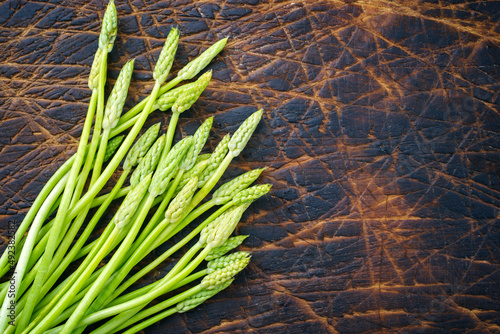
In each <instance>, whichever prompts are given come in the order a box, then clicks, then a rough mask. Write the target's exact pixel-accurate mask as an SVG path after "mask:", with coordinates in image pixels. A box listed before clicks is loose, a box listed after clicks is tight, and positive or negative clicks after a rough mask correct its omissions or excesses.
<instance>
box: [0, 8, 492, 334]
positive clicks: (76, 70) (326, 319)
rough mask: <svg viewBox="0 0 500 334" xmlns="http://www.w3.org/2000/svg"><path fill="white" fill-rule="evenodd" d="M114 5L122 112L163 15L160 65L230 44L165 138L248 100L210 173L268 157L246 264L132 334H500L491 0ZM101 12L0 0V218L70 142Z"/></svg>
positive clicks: (229, 120)
mask: <svg viewBox="0 0 500 334" xmlns="http://www.w3.org/2000/svg"><path fill="white" fill-rule="evenodd" d="M116 4H117V9H118V14H119V19H120V23H119V35H118V38H117V42H116V44H115V47H114V49H113V51H112V53H111V55H110V59H109V68H110V71H109V77H110V78H111V80H110V82H113V81H114V78H116V76H117V74H118V71H119V68H120V67H121V66H122V65H123V64H124V63H125V61H126V60H128V59H130V58H136V66H135V68H136V70H135V74H134V78H133V81H134V83H133V84H132V85H131V89H130V99H129V102H128V107H130V106H132V105H133V104H134V102H137V101H139V100H140V99H141V98H143V97H144V96H145V95H146V94H147V93H148V92H149V91H150V89H151V88H152V84H151V82H152V80H151V68H152V66H153V64H154V60H155V59H156V57H157V56H158V54H159V51H160V48H161V45H162V42H163V40H164V38H165V37H166V35H167V34H168V31H169V30H170V28H171V27H172V26H178V27H179V29H180V32H181V34H182V35H181V39H180V46H179V51H178V56H177V61H176V64H175V65H174V68H173V71H174V73H175V71H176V70H178V69H179V68H181V66H182V65H184V64H186V63H187V62H188V61H189V60H191V59H193V58H194V57H195V56H196V55H198V54H199V53H200V52H201V51H203V50H204V49H205V48H206V47H208V46H209V45H211V44H212V43H213V42H215V41H216V40H218V39H220V38H223V37H226V36H227V37H230V40H229V42H228V44H227V47H226V49H225V51H224V52H223V53H222V54H221V55H220V56H218V57H217V58H216V59H215V60H214V61H213V62H212V64H211V65H210V66H209V68H210V69H212V70H213V76H214V79H213V81H212V82H211V84H210V86H209V87H208V89H207V91H206V92H205V93H204V94H203V95H202V97H201V98H200V100H199V102H197V103H196V104H195V105H194V106H193V108H192V109H191V110H190V111H188V112H186V113H184V114H183V115H182V117H181V119H180V122H179V130H178V131H177V134H176V140H178V139H179V138H180V137H181V134H182V135H186V134H191V133H193V131H194V129H195V128H196V126H197V125H199V124H200V123H201V122H202V121H203V120H204V119H205V118H206V117H208V116H210V115H213V114H215V122H214V130H213V132H212V135H211V137H210V139H209V140H210V143H211V144H210V148H213V147H214V146H215V144H216V143H217V141H218V140H219V139H220V138H221V137H222V136H223V135H224V134H225V133H227V132H228V131H229V132H232V131H234V130H235V129H236V127H237V126H238V125H239V124H240V123H241V121H243V119H245V117H246V116H248V115H249V114H250V113H251V112H252V111H254V110H256V108H264V109H265V114H264V120H263V121H262V122H261V125H260V126H259V127H258V129H257V131H256V134H255V136H254V137H253V139H252V140H251V141H250V142H249V145H248V148H247V149H246V150H245V151H244V152H243V154H242V155H241V156H240V157H239V158H238V159H236V160H235V161H234V162H233V164H232V167H231V168H230V170H229V172H228V174H227V176H226V177H225V178H226V179H228V178H229V177H231V176H234V175H236V174H237V173H240V172H242V171H244V170H249V169H250V168H258V167H263V166H268V167H270V168H269V169H268V170H267V171H266V172H265V173H264V174H263V176H262V177H261V179H260V180H259V181H258V182H259V183H264V182H269V183H272V184H273V189H272V192H271V194H270V195H268V196H267V197H266V198H265V199H261V200H259V201H258V202H257V203H255V204H254V205H253V206H252V207H251V208H250V209H249V211H250V212H249V214H247V215H246V216H245V217H244V219H243V221H242V223H241V225H240V226H239V228H238V231H237V232H238V233H239V234H250V237H249V238H248V239H247V240H246V241H245V243H244V244H243V246H242V247H241V249H244V250H249V251H252V252H253V258H252V262H251V264H250V266H249V267H248V268H247V269H246V270H245V271H244V273H243V274H240V275H239V276H238V277H237V279H236V281H235V282H234V284H233V285H232V286H231V287H230V288H229V289H228V290H226V291H224V292H222V293H221V294H220V295H218V296H216V297H215V298H214V299H213V300H210V301H208V302H207V303H206V304H204V305H203V306H201V307H199V308H197V309H196V310H193V311H190V312H188V313H186V314H182V315H174V316H172V317H170V318H168V319H166V320H164V321H162V322H160V323H158V324H156V325H155V326H152V327H150V328H149V329H147V330H145V333H165V332H169V333H334V332H340V333H363V332H372V333H393V332H407V333H420V332H422V333H451V332H464V333H500V283H499V282H500V231H499V229H500V220H499V209H500V175H499V164H500V134H499V130H500V114H499V113H500V108H499V106H500V97H499V91H500V23H499V20H500V3H499V2H498V1H461V0H439V1H438V0H429V1H416V0H400V1H384V0H374V1H369V0H365V1H324V2H320V1H293V2H289V1H264V0H226V1H214V0H209V1H187V0H185V1H184V0H178V1H156V0H148V1H146V0H126V1H125V0H116ZM104 8H105V4H103V1H101V0H94V1H90V2H88V1H83V0H77V1H73V0H71V1H70V0H66V1H64V0H50V1H16V0H13V1H4V2H2V3H0V120H1V123H0V218H1V221H2V226H3V227H4V228H5V227H6V226H7V225H8V224H9V222H17V223H18V222H20V221H21V220H22V218H23V216H24V214H25V213H26V212H27V209H28V208H29V206H30V204H31V203H32V202H33V201H34V199H35V197H36V195H37V193H38V191H39V190H40V189H41V187H42V186H43V184H44V183H45V182H46V181H47V180H48V178H49V177H50V176H51V175H52V173H53V172H54V171H55V170H56V169H57V167H58V166H59V165H60V164H61V163H62V162H63V161H65V159H67V158H68V157H69V156H70V155H71V154H72V152H74V151H75V149H76V145H77V142H78V139H79V136H80V132H81V128H82V125H83V121H84V116H85V112H86V107H87V104H88V102H89V96H90V92H89V90H88V88H87V84H86V83H87V75H88V73H89V69H90V65H91V62H92V58H93V54H94V52H95V49H96V47H97V39H98V33H99V30H100V20H101V18H102V13H103V10H104ZM108 89H109V88H108ZM168 118H169V114H168V113H155V114H153V115H151V117H150V119H149V120H148V123H147V124H153V123H154V122H156V121H158V120H161V121H162V122H163V128H164V129H165V128H166V122H167V121H168ZM3 238H4V239H3V242H5V240H6V238H5V234H4V237H3ZM168 265H169V264H166V266H168ZM160 275H161V270H160V271H159V272H158V273H155V275H154V276H152V277H150V278H148V280H153V279H155V278H157V277H159V276H160Z"/></svg>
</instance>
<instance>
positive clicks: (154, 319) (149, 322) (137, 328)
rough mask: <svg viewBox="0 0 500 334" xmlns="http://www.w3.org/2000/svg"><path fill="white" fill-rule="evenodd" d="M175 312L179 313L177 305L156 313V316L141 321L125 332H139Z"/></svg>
mask: <svg viewBox="0 0 500 334" xmlns="http://www.w3.org/2000/svg"><path fill="white" fill-rule="evenodd" d="M174 313H177V308H176V307H172V308H170V309H168V310H166V311H164V312H162V313H160V314H157V315H155V316H154V317H151V318H149V319H148V320H145V321H143V322H141V323H140V324H138V325H135V326H134V327H132V328H130V329H129V330H127V331H125V332H124V333H123V334H134V333H139V332H140V331H141V330H142V329H144V328H146V327H149V326H151V325H153V324H155V323H157V322H158V321H160V320H162V319H165V318H167V317H169V316H171V315H172V314H174Z"/></svg>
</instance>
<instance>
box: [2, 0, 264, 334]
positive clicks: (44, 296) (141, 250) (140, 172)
mask: <svg viewBox="0 0 500 334" xmlns="http://www.w3.org/2000/svg"><path fill="white" fill-rule="evenodd" d="M117 26H118V25H117V13H116V8H115V6H114V4H113V0H111V1H110V3H109V4H108V8H107V10H106V12H105V14H104V17H103V24H102V30H101V34H100V36H99V48H98V50H97V52H96V55H95V57H94V61H93V64H92V68H91V71H90V77H89V88H90V89H91V90H92V95H91V99H90V103H89V108H88V112H87V118H86V121H85V124H84V127H83V130H82V136H81V139H80V143H79V145H78V149H77V152H76V153H75V155H74V156H73V157H71V158H70V159H69V160H68V161H67V162H66V163H64V164H63V165H62V166H61V167H60V168H59V170H58V171H57V172H56V173H55V174H54V175H53V176H52V178H51V179H50V180H49V181H48V182H47V184H46V185H45V186H44V188H43V189H42V191H41V192H40V194H39V196H38V197H37V199H36V200H35V202H34V203H33V206H32V207H31V209H30V210H29V212H28V214H27V215H26V217H25V219H24V220H23V222H22V224H21V226H20V227H19V229H18V231H17V232H16V234H15V237H14V238H13V241H12V242H11V244H12V245H13V247H15V248H16V250H17V254H16V256H15V258H14V259H12V258H10V259H9V258H8V254H6V253H4V254H3V255H2V257H1V259H0V274H1V275H6V274H7V273H8V272H9V269H10V266H11V264H12V262H13V261H14V262H15V263H16V266H15V268H14V270H13V271H12V272H13V275H12V277H9V279H10V281H8V282H6V283H4V284H2V285H1V286H0V287H1V290H0V294H1V297H2V298H3V304H2V308H1V310H0V330H1V331H2V332H4V333H16V334H17V333H47V332H48V333H74V332H75V333H81V332H83V331H84V330H85V328H86V327H87V326H88V325H90V324H93V323H95V322H98V321H102V320H104V319H108V320H107V321H106V322H104V323H103V324H102V325H101V326H100V327H99V328H97V329H96V330H95V331H94V332H93V333H114V332H116V331H119V330H123V329H125V328H127V327H130V326H133V327H131V328H129V329H128V330H127V333H133V332H135V331H137V330H139V329H142V328H144V327H146V326H148V325H150V324H152V323H154V322H155V321H158V320H159V319H162V318H164V317H167V316H168V315H171V314H173V313H176V312H186V311H187V310H189V309H192V308H194V307H196V306H197V305H199V304H200V303H202V302H203V301H205V300H206V299H208V298H210V297H212V296H213V295H215V294H216V293H218V292H219V291H222V290H223V289H225V288H227V287H228V286H229V285H230V284H231V282H232V281H233V277H234V276H235V275H236V274H237V273H238V272H239V271H241V270H242V269H243V268H245V267H246V266H247V264H248V262H249V260H250V254H249V253H246V252H236V253H233V254H230V255H226V256H224V255H225V254H226V253H227V252H229V251H230V250H232V249H234V248H235V247H237V246H238V245H239V244H241V243H242V242H243V240H244V239H245V238H246V236H236V237H230V235H231V234H232V232H233V231H234V230H235V228H236V225H237V224H238V222H239V220H240V219H241V217H242V215H243V212H244V211H245V210H246V209H247V208H248V206H249V205H250V204H251V203H252V202H253V201H255V200H256V199H258V198H259V197H261V196H263V195H265V194H266V193H267V192H268V191H269V189H270V185H258V186H253V187H250V185H251V184H252V183H253V182H254V181H255V180H256V179H257V178H258V177H259V175H260V174H261V173H262V172H263V170H264V169H256V170H253V171H249V172H247V173H245V174H242V175H240V176H238V177H236V178H235V179H233V180H231V181H229V182H227V183H225V184H223V185H222V186H220V187H219V188H218V189H217V190H216V191H215V192H213V194H212V197H211V199H209V200H207V201H205V202H204V203H203V204H200V203H201V202H202V201H203V199H204V198H206V197H207V196H209V194H210V192H211V191H212V190H213V188H214V187H215V186H216V184H217V182H218V181H219V180H220V179H221V177H222V175H223V173H224V171H225V170H226V169H227V167H228V166H229V164H230V163H231V161H232V159H233V158H234V157H236V156H238V155H239V154H240V152H241V151H242V150H243V148H244V147H245V145H246V144H247V142H248V141H249V140H250V137H251V136H252V133H253V132H254V131H255V128H256V127H257V125H258V123H259V121H260V119H261V117H262V113H263V111H262V110H258V111H256V112H255V113H253V114H252V115H251V116H250V117H249V118H248V119H247V120H245V121H244V122H243V124H242V125H241V126H240V127H239V129H238V130H237V131H236V132H235V133H234V134H233V135H232V136H230V135H229V134H228V135H226V136H225V137H224V138H223V139H222V140H221V141H220V142H219V144H218V145H217V147H216V148H215V150H214V152H212V153H211V154H201V152H202V150H203V147H204V146H205V143H206V141H207V139H208V137H209V132H210V129H211V126H212V123H213V118H212V117H209V118H207V120H206V121H205V122H204V123H203V124H202V125H201V126H200V127H199V129H198V130H197V131H196V132H195V133H194V134H192V135H191V136H187V137H185V138H184V139H182V140H180V141H179V142H177V143H175V145H173V144H174V143H173V138H174V132H175V127H176V125H177V122H178V119H179V116H180V114H181V113H182V112H184V111H185V110H187V109H189V108H190V107H191V106H192V105H193V104H194V103H195V102H196V100H197V99H198V98H199V97H200V95H201V94H202V92H203V91H204V89H205V88H206V87H207V86H208V84H209V82H210V79H211V75H212V73H211V71H208V72H205V73H204V74H202V75H201V76H200V77H199V78H198V79H197V80H196V81H194V82H192V83H187V84H184V85H182V86H179V87H176V86H177V85H178V84H179V83H180V82H181V81H183V80H189V79H193V78H194V77H195V76H196V75H198V74H199V73H200V72H201V71H202V70H203V68H205V67H206V66H207V65H208V64H209V63H210V61H211V60H212V59H213V58H214V57H215V56H216V55H217V54H218V53H219V52H220V51H221V50H222V49H223V47H224V45H225V44H226V41H227V39H222V40H220V41H219V42H217V43H215V44H214V45H213V46H211V47H210V48H208V49H207V50H205V51H204V52H203V53H202V54H201V55H200V56H199V57H198V58H196V59H194V60H193V61H191V62H190V63H188V64H187V65H186V66H185V67H184V68H182V69H181V70H180V71H179V72H178V73H177V76H176V77H175V78H174V79H172V80H171V81H169V82H167V83H166V84H164V82H165V80H166V78H167V76H168V74H169V71H170V69H171V67H172V63H173V61H174V57H175V53H176V50H177V45H178V41H179V31H178V30H177V29H176V28H172V29H171V31H170V33H169V35H168V37H167V39H166V42H165V45H164V47H163V49H162V51H161V53H160V56H159V59H158V61H157V63H156V65H155V68H154V72H153V79H154V87H153V89H152V91H151V93H150V95H149V96H148V97H147V98H146V99H144V100H143V101H142V102H141V103H139V104H137V105H136V106H135V107H134V108H132V109H130V110H129V111H128V112H127V113H125V114H123V115H122V110H123V107H124V104H125V100H126V97H127V91H128V88H129V85H130V81H131V77H132V72H133V68H134V60H131V61H129V62H127V63H126V64H125V65H124V67H123V68H122V70H121V72H120V74H119V76H118V79H117V80H116V83H115V86H114V87H113V90H112V91H111V94H110V95H109V96H108V98H107V101H106V102H105V96H104V85H105V82H106V70H107V55H108V53H109V52H110V51H111V50H112V48H113V43H114V40H115V38H116V35H117ZM174 87H176V88H174ZM157 109H159V110H162V111H165V110H168V109H171V110H172V116H171V118H170V123H169V126H168V130H167V133H166V134H163V135H160V134H159V132H160V124H159V123H158V124H155V125H153V126H152V127H150V128H149V129H148V130H146V131H145V132H144V134H143V135H142V136H141V137H140V138H139V139H138V140H136V138H137V136H138V134H139V132H140V131H141V128H142V126H143V125H144V123H145V122H146V119H147V117H148V115H149V114H150V113H151V112H152V111H154V110H157ZM92 125H93V126H92ZM129 128H131V129H130V131H129V132H128V134H127V135H126V136H119V134H120V133H122V132H123V131H125V130H127V129H129ZM91 132H92V136H90V133H91ZM134 142H135V144H134ZM172 145H173V146H172ZM127 152H128V153H127ZM124 158H125V161H124V163H123V169H122V172H121V175H120V177H119V178H118V181H117V182H116V183H115V185H114V187H113V189H112V190H111V191H110V192H109V193H108V194H105V195H101V196H98V194H99V193H100V192H101V190H102V189H103V187H104V186H105V185H106V183H107V182H108V181H109V179H110V178H111V176H112V175H113V173H115V171H116V170H117V168H118V167H119V165H120V162H121V161H122V160H123V159H124ZM129 176H130V186H125V184H126V182H127V179H128V178H129ZM121 197H125V198H124V199H123V201H122V202H121V204H120V206H119V208H118V210H117V211H116V212H115V214H114V215H113V218H112V219H111V221H109V223H108V224H107V226H106V227H105V228H104V230H103V231H102V232H101V233H100V236H99V238H98V239H97V240H94V241H92V242H89V237H90V235H91V234H92V233H93V232H95V228H96V226H97V223H98V222H100V221H101V220H102V219H101V218H102V216H103V215H104V213H105V212H106V211H107V210H108V208H109V206H110V204H111V202H113V201H115V200H118V199H119V198H121ZM214 206H219V208H218V209H217V210H216V211H215V212H213V213H212V214H211V215H210V216H209V217H208V218H206V219H205V220H204V221H202V222H201V223H200V224H199V225H198V226H197V227H195V228H194V229H193V230H192V231H191V232H190V233H189V234H188V235H187V236H186V237H184V238H183V239H182V240H180V241H178V242H177V243H176V244H175V245H173V246H172V247H170V248H169V249H167V250H166V251H164V252H163V254H161V255H160V256H158V257H157V258H156V259H154V261H152V262H150V263H147V264H143V265H142V269H141V270H140V271H138V272H137V273H135V274H134V275H133V276H131V277H130V276H129V274H130V272H131V270H132V269H133V268H134V267H135V266H136V265H137V264H139V263H140V262H141V261H143V259H144V258H145V257H146V256H147V255H148V254H150V253H151V252H152V251H154V250H155V249H157V248H158V247H159V246H160V245H162V244H164V243H165V242H166V241H168V240H169V239H171V238H172V237H174V236H175V235H176V234H177V233H178V232H179V231H181V230H182V229H184V228H185V227H186V226H187V225H188V224H190V223H191V222H193V221H194V220H196V219H197V218H198V217H199V216H200V215H202V214H203V213H205V212H207V211H208V210H211V209H212V208H213V207H214ZM93 207H96V208H97V210H96V211H95V212H93V213H92V214H90V212H91V211H90V209H91V208H93ZM52 213H55V216H54V219H52V220H47V218H48V217H49V216H50V215H51V214H52ZM148 217H151V218H148ZM84 222H87V224H86V225H84ZM28 229H29V230H28ZM26 232H27V233H26ZM193 238H198V242H197V243H195V244H194V246H192V247H191V248H190V249H189V250H188V251H187V252H186V253H185V254H184V255H183V256H182V257H181V258H180V260H178V262H177V263H176V264H175V266H174V267H173V268H172V269H171V270H170V271H169V272H168V273H167V274H166V275H165V276H164V277H163V278H161V279H160V280H158V281H156V282H154V283H151V284H149V285H146V286H144V287H142V288H140V289H136V290H133V291H132V292H128V293H125V290H127V289H128V288H129V287H130V286H132V285H133V284H134V283H135V282H136V281H137V280H138V279H140V278H141V277H143V276H144V275H146V274H147V273H148V272H150V271H151V270H153V269H154V268H156V267H157V266H159V265H160V264H161V263H162V262H163V261H165V260H167V259H168V258H169V257H170V256H171V255H172V254H174V253H175V252H177V251H178V250H180V249H181V248H182V247H183V246H185V245H186V244H187V243H188V242H189V241H191V240H192V239H193ZM110 254H112V255H111V256H110V257H109V259H108V260H106V263H105V264H104V265H102V266H100V267H99V265H100V264H101V263H102V261H103V260H104V259H105V258H106V257H108V256H109V255H110ZM82 258H83V259H82ZM77 259H82V260H81V261H82V262H81V263H80V265H79V266H78V267H77V269H76V270H75V271H73V272H72V273H69V274H67V273H66V269H67V268H68V266H69V265H70V264H71V263H72V262H74V261H75V260H77ZM203 261H210V262H208V265H207V268H206V269H203V270H198V269H197V268H198V267H199V265H200V264H201V263H202V262H203ZM142 263H143V262H142ZM196 280H198V284H197V285H195V286H194V287H192V288H189V289H185V288H183V287H184V286H185V285H186V284H188V283H191V282H194V281H196ZM171 291H178V292H177V294H174V296H173V297H171V298H169V299H167V300H165V301H163V302H161V303H159V304H156V305H154V306H151V304H150V303H151V302H152V301H153V300H154V299H155V298H157V297H159V296H161V295H163V294H165V293H168V292H171ZM12 310H13V311H12ZM148 317H149V318H148ZM145 319H146V320H145Z"/></svg>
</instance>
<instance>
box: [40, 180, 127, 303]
mask: <svg viewBox="0 0 500 334" xmlns="http://www.w3.org/2000/svg"><path fill="white" fill-rule="evenodd" d="M129 172H130V171H127V170H125V171H124V172H123V173H122V175H121V176H120V178H119V179H118V181H117V183H116V184H115V186H114V188H113V189H112V190H111V192H110V193H109V196H108V198H107V199H106V201H105V202H104V203H103V204H102V205H101V206H100V207H99V209H98V210H97V212H96V213H95V214H94V216H93V217H92V219H91V220H90V222H89V223H88V225H87V228H86V229H85V230H84V232H83V233H82V234H81V235H80V237H79V238H78V241H77V242H76V243H75V245H74V246H73V247H72V248H71V250H70V251H69V253H68V254H67V255H66V256H65V257H64V259H63V261H62V262H61V263H60V264H59V265H58V266H57V268H56V269H55V271H54V272H53V273H52V275H51V276H50V277H49V279H48V280H47V281H46V282H45V284H44V285H43V287H42V291H41V293H42V295H45V294H46V293H48V291H49V290H50V289H51V288H52V286H53V285H54V284H55V283H56V282H57V280H58V279H59V277H60V276H61V275H62V274H63V273H64V271H65V270H66V268H67V267H68V266H69V264H70V263H71V262H73V261H74V260H75V257H76V256H77V254H78V253H79V252H80V250H81V248H82V246H83V245H84V244H85V242H86V241H87V240H88V238H89V237H90V234H91V232H92V231H93V229H94V228H95V226H96V225H97V223H98V222H99V220H100V219H101V217H102V215H103V214H104V213H105V212H106V209H107V208H108V207H109V205H110V204H111V201H112V200H113V198H114V195H115V194H116V193H118V191H119V189H120V188H121V186H122V185H123V183H124V182H125V180H126V179H127V176H128V174H129ZM97 242H98V241H95V242H94V243H93V246H94V247H95V245H96V243H97Z"/></svg>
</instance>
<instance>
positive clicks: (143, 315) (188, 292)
mask: <svg viewBox="0 0 500 334" xmlns="http://www.w3.org/2000/svg"><path fill="white" fill-rule="evenodd" d="M201 290H203V288H202V287H201V285H200V284H198V285H196V286H194V287H192V288H191V289H189V290H186V291H184V292H182V293H179V294H177V295H175V296H173V297H171V298H169V299H167V300H165V301H163V302H161V303H158V304H156V305H154V306H151V307H149V308H147V309H146V310H144V311H142V312H139V313H137V314H136V315H134V316H133V317H128V318H126V319H125V320H126V321H125V322H123V324H122V325H120V326H118V327H117V328H116V329H115V330H113V331H108V333H109V334H112V333H116V332H117V331H119V330H122V329H124V328H127V327H128V326H130V325H132V324H134V323H136V322H138V321H141V320H143V319H144V318H146V317H149V316H151V315H153V314H155V313H157V312H160V311H162V310H165V309H166V308H167V307H170V306H172V305H176V304H178V303H180V302H182V301H183V300H185V299H186V298H189V297H191V296H192V295H194V294H195V293H198V292H200V291H201ZM111 321H112V320H111ZM146 327H147V326H146ZM97 333H98V332H96V334H97ZM134 333H136V332H134ZM103 334H104V333H103Z"/></svg>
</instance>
